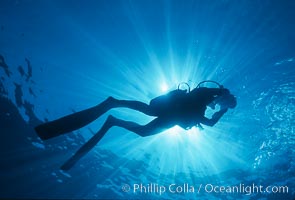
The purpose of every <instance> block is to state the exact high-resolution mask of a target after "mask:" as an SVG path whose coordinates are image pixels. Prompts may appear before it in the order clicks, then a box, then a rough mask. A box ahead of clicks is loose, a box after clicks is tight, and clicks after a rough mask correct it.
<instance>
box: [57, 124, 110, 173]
mask: <svg viewBox="0 0 295 200" xmlns="http://www.w3.org/2000/svg"><path fill="white" fill-rule="evenodd" d="M106 131H107V130H105V129H104V128H102V129H101V130H100V131H99V132H98V133H96V134H95V135H94V136H93V137H92V138H91V139H90V140H88V141H87V142H86V143H85V144H84V145H83V146H82V147H81V148H80V149H79V150H78V151H77V152H76V153H75V154H74V155H73V156H72V157H71V158H70V159H69V160H68V161H67V162H65V163H64V164H63V165H62V166H61V169H62V170H69V169H70V168H72V167H73V166H74V165H75V164H76V163H77V162H78V161H79V160H80V159H81V158H82V157H83V156H85V155H86V154H87V153H88V152H89V151H90V150H91V149H92V148H93V147H94V146H95V145H96V144H97V143H98V142H99V141H100V140H101V138H102V137H103V136H104V135H105V133H106Z"/></svg>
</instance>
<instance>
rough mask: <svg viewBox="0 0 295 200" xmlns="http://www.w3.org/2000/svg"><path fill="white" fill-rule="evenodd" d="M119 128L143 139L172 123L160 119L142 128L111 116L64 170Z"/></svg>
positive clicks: (168, 126)
mask: <svg viewBox="0 0 295 200" xmlns="http://www.w3.org/2000/svg"><path fill="white" fill-rule="evenodd" d="M113 126H118V127H122V128H125V129H127V130H129V131H132V132H134V133H136V134H138V135H140V136H142V137H145V136H150V135H154V134H157V133H160V132H162V131H164V130H166V129H167V128H170V127H171V123H170V122H169V121H167V120H162V119H159V118H156V119H154V120H153V121H151V122H150V123H148V124H146V125H144V126H141V125H139V124H137V123H134V122H130V121H125V120H121V119H117V118H115V117H113V116H112V115H110V116H109V117H108V118H107V120H106V122H105V123H104V125H103V126H102V128H101V129H100V130H99V131H98V132H97V133H96V134H95V135H94V136H93V137H92V138H91V139H90V140H89V141H88V142H86V143H85V144H84V145H83V146H82V147H81V148H80V149H79V150H78V151H77V152H76V153H75V155H74V156H72V157H71V158H70V159H69V160H68V161H67V162H66V163H65V164H64V165H62V167H61V169H62V170H68V169H70V168H71V167H72V166H73V165H74V164H75V163H76V162H77V161H78V160H80V159H81V158H82V157H83V156H84V155H86V154H87V153H88V152H89V151H90V150H91V149H92V148H93V147H94V146H95V145H96V144H97V143H98V142H99V141H100V140H101V139H102V137H103V136H104V135H105V134H106V133H107V131H108V130H109V129H110V128H111V127H113Z"/></svg>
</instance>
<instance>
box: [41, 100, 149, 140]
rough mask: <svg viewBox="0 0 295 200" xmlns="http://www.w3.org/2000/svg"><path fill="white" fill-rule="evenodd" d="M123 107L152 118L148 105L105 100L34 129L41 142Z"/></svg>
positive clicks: (137, 102)
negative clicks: (113, 109)
mask: <svg viewBox="0 0 295 200" xmlns="http://www.w3.org/2000/svg"><path fill="white" fill-rule="evenodd" d="M118 107H125V108H130V109H134V110H137V111H140V112H143V113H145V114H147V115H151V116H154V114H153V112H152V109H150V107H149V105H147V104H145V103H142V102H140V101H127V100H117V99H115V98H113V97H109V98H107V99H106V100H105V101H103V102H102V103H100V104H98V105H97V106H94V107H91V108H88V109H86V110H82V111H80V112H76V113H73V114H70V115H67V116H65V117H62V118H59V119H57V120H54V121H51V122H47V123H44V124H41V125H39V126H37V127H35V131H36V132H37V134H38V135H39V137H40V138H41V139H42V140H47V139H50V138H53V137H56V136H59V135H62V134H65V133H68V132H71V131H74V130H77V129H79V128H82V127H83V126H86V125H87V124H89V123H91V122H92V121H94V120H96V119H97V118H98V117H100V116H101V115H103V114H104V113H106V112H107V111H108V110H110V109H112V108H118Z"/></svg>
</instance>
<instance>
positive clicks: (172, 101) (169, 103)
mask: <svg viewBox="0 0 295 200" xmlns="http://www.w3.org/2000/svg"><path fill="white" fill-rule="evenodd" d="M207 82H211V83H215V84H216V85H218V87H219V88H220V89H222V88H223V86H222V85H220V84H219V83H218V82H216V81H210V80H205V81H201V82H200V83H199V84H198V85H197V88H200V87H201V85H202V84H204V83H207ZM183 85H184V86H186V87H187V89H181V86H183ZM190 92H191V88H190V85H189V84H188V83H186V82H181V83H179V84H178V87H177V89H176V90H173V91H170V92H168V93H167V94H164V95H161V96H158V97H156V98H154V99H152V100H151V101H150V104H149V105H150V107H151V109H153V110H154V112H155V113H156V114H157V115H159V116H160V115H165V113H168V112H169V111H171V109H173V108H175V107H177V105H179V104H181V103H183V99H184V98H185V97H186V96H187V94H189V93H190Z"/></svg>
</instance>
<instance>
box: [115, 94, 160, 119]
mask: <svg viewBox="0 0 295 200" xmlns="http://www.w3.org/2000/svg"><path fill="white" fill-rule="evenodd" d="M110 104H111V107H112V108H119V107H123V108H130V109H133V110H137V111H139V112H142V113H144V114H146V115H149V116H156V114H155V112H154V110H153V109H152V108H151V107H150V106H149V105H148V104H146V103H143V102H141V101H131V100H118V99H115V98H113V97H110Z"/></svg>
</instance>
